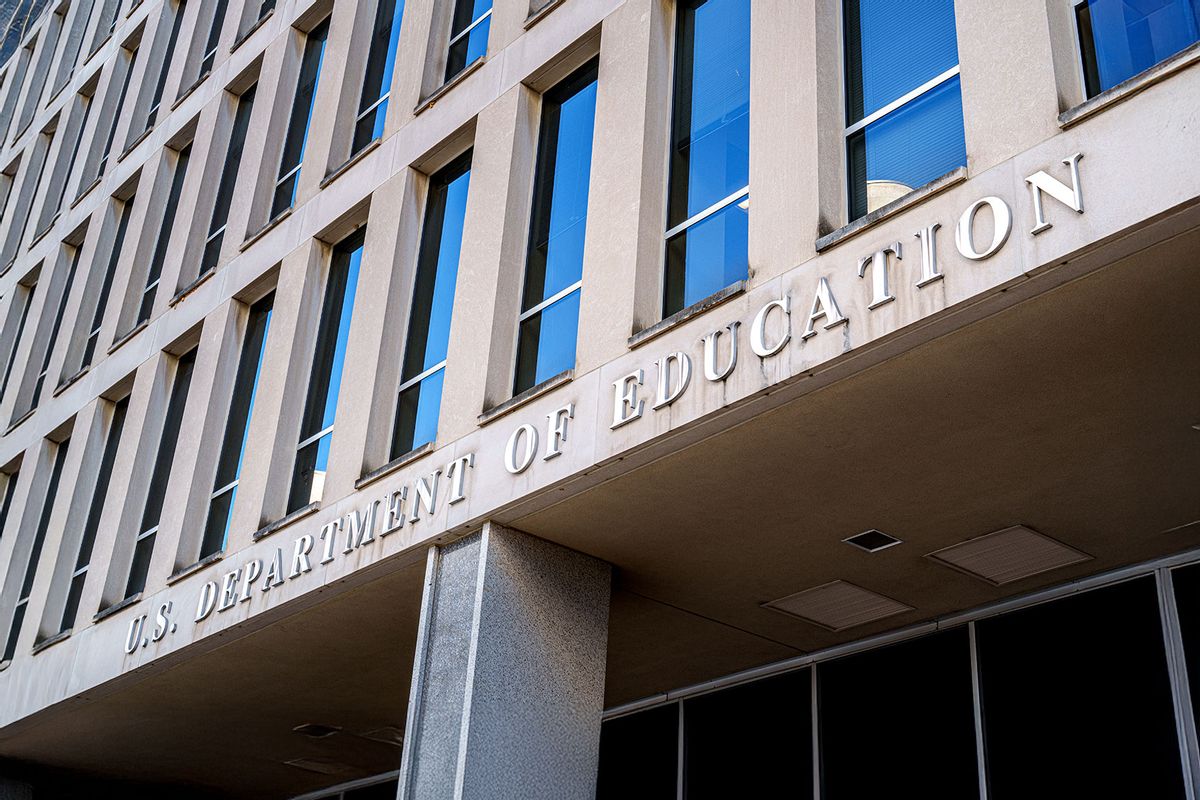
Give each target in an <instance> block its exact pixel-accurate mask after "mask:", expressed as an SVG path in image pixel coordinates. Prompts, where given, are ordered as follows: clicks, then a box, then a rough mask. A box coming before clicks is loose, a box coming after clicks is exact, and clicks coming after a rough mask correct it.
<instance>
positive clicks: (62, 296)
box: [29, 245, 83, 408]
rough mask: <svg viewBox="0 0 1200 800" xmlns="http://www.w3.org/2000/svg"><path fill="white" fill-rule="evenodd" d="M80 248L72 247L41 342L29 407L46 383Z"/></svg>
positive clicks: (73, 282) (35, 405)
mask: <svg viewBox="0 0 1200 800" xmlns="http://www.w3.org/2000/svg"><path fill="white" fill-rule="evenodd" d="M82 249H83V246H82V245H80V246H78V247H76V248H74V252H73V253H72V254H71V263H70V266H69V267H68V268H67V277H66V280H64V281H63V286H62V290H61V291H60V292H59V295H58V305H57V307H56V308H55V310H54V322H53V324H52V325H51V326H50V335H49V336H48V337H46V341H45V342H44V343H42V344H41V346H42V348H43V352H42V364H41V369H40V371H39V372H38V376H37V381H36V382H35V383H34V386H33V396H32V397H31V399H30V401H29V407H30V408H37V404H38V401H39V400H40V399H41V396H42V389H43V388H44V386H45V383H46V372H47V371H48V370H49V369H50V359H51V357H53V355H54V345H55V344H56V343H57V342H58V332H59V330H61V329H62V321H63V314H65V313H66V310H67V302H68V301H69V300H70V297H71V287H72V286H73V285H74V284H75V275H76V273H77V272H78V269H79V253H80V251H81V250H82Z"/></svg>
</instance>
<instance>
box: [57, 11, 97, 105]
mask: <svg viewBox="0 0 1200 800" xmlns="http://www.w3.org/2000/svg"><path fill="white" fill-rule="evenodd" d="M94 9H95V7H94V5H93V4H92V3H78V4H72V5H71V7H70V10H69V11H68V14H69V13H71V12H72V11H73V12H74V14H75V15H74V16H73V17H72V18H71V28H70V30H69V31H68V33H67V41H66V44H64V45H63V54H62V58H61V60H59V62H58V71H57V72H55V73H54V81H53V83H51V84H50V94H51V96H54V95H57V94H58V93H59V92H60V91H62V89H63V87H64V86H66V85H67V82H68V81H70V80H71V76H72V75H74V74H75V66H76V64H77V63H78V62H79V50H80V48H81V47H82V46H83V34H84V32H85V31H87V27H88V23H89V22H91V19H92V12H93V11H94Z"/></svg>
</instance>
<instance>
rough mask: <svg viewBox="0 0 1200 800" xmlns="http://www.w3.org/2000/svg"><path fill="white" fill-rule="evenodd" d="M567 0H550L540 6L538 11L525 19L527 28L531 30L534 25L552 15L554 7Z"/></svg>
mask: <svg viewBox="0 0 1200 800" xmlns="http://www.w3.org/2000/svg"><path fill="white" fill-rule="evenodd" d="M565 1H566V0H550V2H549V3H546V4H545V5H544V6H542V7H541V8H539V9H538V10H537V11H535V12H533V13H532V14H530V15H529V17H528V18H526V20H525V30H529V29H530V28H532V27H533V26H534V25H537V24H538V23H539V22H541V21H542V20H544V19H545V18H546V17H547V16H549V15H550V12H551V11H553V10H554V9H556V8H558V7H559V6H561V5H562V4H563V3H564V2H565Z"/></svg>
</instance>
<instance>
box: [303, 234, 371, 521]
mask: <svg viewBox="0 0 1200 800" xmlns="http://www.w3.org/2000/svg"><path fill="white" fill-rule="evenodd" d="M365 236H366V231H365V230H360V231H358V232H357V233H355V234H353V235H352V236H350V237H349V238H348V239H346V240H345V241H343V242H341V243H339V244H338V245H337V247H335V248H334V251H333V257H332V258H331V259H330V267H329V279H328V280H327V281H326V284H325V296H324V298H323V300H322V308H321V320H320V324H319V327H318V329H317V342H316V347H315V348H314V350H313V365H312V371H311V373H310V374H309V381H308V397H307V398H306V400H305V407H304V418H303V419H302V421H301V423H300V441H301V442H304V441H306V440H308V439H311V438H312V437H313V436H316V435H317V434H318V433H320V432H321V431H323V430H325V429H327V428H329V427H330V426H331V425H333V421H334V416H335V414H336V412H337V401H338V394H339V392H340V389H341V383H342V370H343V368H344V366H345V360H346V344H347V341H348V340H349V337H350V319H351V316H352V314H353V312H354V293H355V289H356V288H357V286H358V269H359V265H360V264H361V263H362V254H363V241H364V239H365ZM329 445H330V435H326V436H324V437H322V438H321V439H320V440H319V441H317V442H312V443H311V444H309V445H307V446H305V447H303V448H301V450H300V452H299V453H298V455H297V458H296V466H295V469H294V472H293V475H292V490H291V494H290V497H289V500H288V511H289V512H291V511H295V510H296V509H297V508H300V507H301V506H304V505H307V504H308V503H311V502H312V501H313V500H314V499H317V498H319V497H320V488H321V487H320V486H319V485H316V483H314V479H315V480H316V482H317V483H320V484H323V482H324V474H325V470H326V466H327V460H328V458H329ZM314 495H315V496H314Z"/></svg>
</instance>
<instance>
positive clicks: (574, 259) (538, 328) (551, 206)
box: [513, 61, 597, 393]
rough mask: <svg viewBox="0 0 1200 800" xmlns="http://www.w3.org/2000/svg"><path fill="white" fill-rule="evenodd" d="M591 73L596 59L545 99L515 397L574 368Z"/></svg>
mask: <svg viewBox="0 0 1200 800" xmlns="http://www.w3.org/2000/svg"><path fill="white" fill-rule="evenodd" d="M596 69H597V64H596V62H595V61H593V62H592V63H590V64H588V65H587V66H585V67H584V68H583V69H581V70H579V71H578V72H576V73H575V74H574V75H572V76H571V77H570V78H568V79H567V80H565V81H563V82H562V83H561V84H559V85H558V86H556V87H555V88H554V89H552V90H550V91H549V92H547V93H546V95H545V97H544V98H543V99H542V127H541V133H540V135H539V139H538V162H537V172H536V173H535V175H534V188H533V219H532V220H531V222H530V225H529V250H528V253H527V255H526V258H525V289H524V292H523V296H522V298H521V316H520V322H519V323H518V324H519V334H518V337H517V369H516V377H515V379H514V382H513V392H514V393H520V392H523V391H525V390H526V389H528V388H530V387H531V386H534V385H536V384H538V383H540V382H542V381H544V380H546V379H547V378H549V377H551V376H553V375H556V374H558V373H560V372H562V371H563V370H567V369H570V368H571V367H573V366H575V337H576V334H577V333H578V328H579V293H580V287H581V286H582V285H583V241H584V234H585V231H586V229H587V207H588V177H589V175H590V174H591V168H592V132H593V128H594V127H595V121H596Z"/></svg>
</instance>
